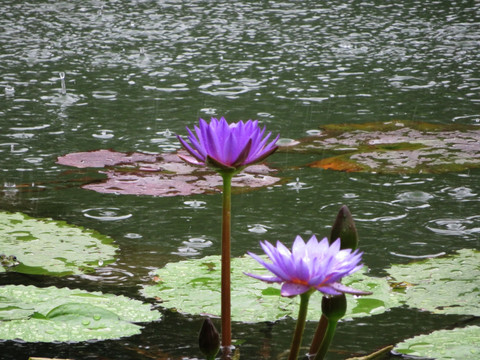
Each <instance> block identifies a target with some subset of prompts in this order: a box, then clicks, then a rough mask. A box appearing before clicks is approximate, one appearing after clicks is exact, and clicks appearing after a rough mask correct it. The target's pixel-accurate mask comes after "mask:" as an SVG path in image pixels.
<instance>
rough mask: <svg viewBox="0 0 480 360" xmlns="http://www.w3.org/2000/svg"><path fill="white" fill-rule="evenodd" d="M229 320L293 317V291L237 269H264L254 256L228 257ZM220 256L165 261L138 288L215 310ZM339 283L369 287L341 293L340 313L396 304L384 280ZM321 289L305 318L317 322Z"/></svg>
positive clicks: (195, 308)
mask: <svg viewBox="0 0 480 360" xmlns="http://www.w3.org/2000/svg"><path fill="white" fill-rule="evenodd" d="M231 266H232V275H231V277H232V319H233V320H235V321H244V322H258V321H275V320H278V319H281V318H284V317H286V316H290V317H292V318H295V317H296V316H297V312H298V306H299V301H300V299H299V296H297V297H294V298H285V297H282V296H280V286H279V285H274V284H268V283H265V282H263V281H258V280H256V279H253V278H251V277H249V276H246V275H244V273H243V272H251V273H255V274H262V273H264V274H266V272H267V271H266V270H265V268H263V267H262V266H261V265H260V264H259V263H258V262H257V261H255V260H253V259H251V258H250V257H241V258H233V259H232V263H231ZM220 268H221V265H220V257H219V256H207V257H205V258H202V259H193V260H186V261H180V262H177V263H170V264H167V265H166V266H165V267H164V268H162V269H159V270H157V271H156V272H155V274H154V276H155V277H156V278H157V279H159V282H158V283H157V284H155V285H151V286H146V287H145V288H144V289H143V290H142V292H143V294H144V295H145V296H147V297H154V298H157V299H158V300H159V301H160V302H161V305H162V306H164V307H166V308H170V309H175V310H176V311H179V312H181V313H189V314H204V313H207V314H210V315H214V316H219V315H220V279H221V274H220ZM344 283H345V285H347V286H352V287H354V288H356V289H359V290H365V291H372V292H373V295H372V296H365V297H361V298H354V297H352V296H347V301H348V305H347V309H348V310H347V315H346V317H361V316H369V315H374V314H379V313H382V312H384V311H385V310H386V309H388V308H391V307H395V306H399V305H400V304H401V300H402V294H394V293H392V291H391V290H390V286H389V284H388V283H387V281H386V280H385V279H382V278H374V277H368V276H366V275H365V273H364V272H362V271H359V272H357V273H355V274H353V275H352V276H349V277H347V278H346V279H345V280H344ZM321 301H322V296H321V294H320V293H319V294H314V295H313V296H312V297H311V299H310V303H311V305H310V306H309V311H308V319H309V320H315V321H318V319H319V318H320V316H321Z"/></svg>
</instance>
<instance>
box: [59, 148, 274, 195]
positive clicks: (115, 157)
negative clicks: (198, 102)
mask: <svg viewBox="0 0 480 360" xmlns="http://www.w3.org/2000/svg"><path fill="white" fill-rule="evenodd" d="M180 154H181V153H180ZM57 163H59V164H62V165H69V166H75V167H78V168H85V167H95V168H104V169H103V170H102V173H103V174H104V175H106V179H104V180H101V181H96V182H91V183H87V184H85V185H83V188H84V189H88V190H93V191H97V192H100V193H113V194H124V195H150V196H178V195H183V196H185V195H192V194H204V193H211V192H218V191H220V189H221V186H222V178H221V176H220V175H218V174H216V173H215V172H213V171H211V170H209V169H207V168H204V167H195V166H192V165H189V164H186V163H185V162H184V161H182V160H181V159H180V158H179V156H178V155H177V154H158V155H150V154H143V153H120V152H115V151H111V150H97V151H91V152H80V153H72V154H67V155H64V156H61V157H59V158H58V159H57ZM273 171H274V170H272V169H270V168H268V167H267V166H265V165H252V166H249V167H247V168H246V169H244V171H243V172H241V173H240V174H238V175H237V176H235V177H234V178H233V181H232V186H233V189H234V190H235V189H236V188H237V189H238V188H243V189H252V188H259V187H265V186H271V185H273V184H275V183H277V182H278V181H280V179H279V178H277V177H273V176H270V175H268V174H269V173H271V172H273Z"/></svg>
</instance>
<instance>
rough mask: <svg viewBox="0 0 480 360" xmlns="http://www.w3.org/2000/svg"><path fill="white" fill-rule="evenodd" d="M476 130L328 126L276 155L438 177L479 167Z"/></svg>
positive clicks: (334, 166) (335, 166) (407, 124)
mask: <svg viewBox="0 0 480 360" xmlns="http://www.w3.org/2000/svg"><path fill="white" fill-rule="evenodd" d="M479 142H480V127H478V126H473V125H470V126H468V125H457V124H453V125H452V124H449V125H442V124H429V123H424V122H414V121H389V122H375V123H365V124H341V125H339V124H332V125H325V126H322V127H321V131H320V133H319V134H318V135H314V136H310V137H307V138H304V139H300V140H298V141H297V142H296V143H295V142H292V143H291V144H287V146H281V147H280V151H289V152H300V153H316V154H319V156H324V154H328V153H330V154H332V155H333V156H330V157H327V158H322V159H320V160H318V161H314V162H313V163H311V164H309V166H310V167H314V168H322V169H331V170H340V171H351V172H377V173H394V174H395V173H441V172H450V171H463V170H466V169H470V168H478V167H480V147H479V146H478V144H479Z"/></svg>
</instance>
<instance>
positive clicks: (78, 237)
mask: <svg viewBox="0 0 480 360" xmlns="http://www.w3.org/2000/svg"><path fill="white" fill-rule="evenodd" d="M0 238H1V239H2V244H1V248H0V251H1V252H2V253H4V255H5V257H7V256H8V257H11V256H14V257H15V258H16V261H15V262H13V263H12V262H11V261H10V262H7V261H6V260H7V259H5V260H4V261H2V262H0V271H1V270H2V269H3V270H4V271H16V272H21V273H25V274H42V275H67V274H81V273H85V272H88V271H93V270H94V269H95V268H96V267H98V264H99V262H101V263H103V264H109V263H112V262H113V261H114V256H115V252H116V249H117V248H116V246H115V245H113V244H112V243H113V239H111V238H109V237H108V236H105V235H102V234H100V233H98V232H96V231H93V230H87V229H84V228H81V227H78V226H74V225H69V224H67V223H66V222H64V221H54V220H52V219H35V218H32V217H30V216H28V215H25V214H22V213H9V212H0Z"/></svg>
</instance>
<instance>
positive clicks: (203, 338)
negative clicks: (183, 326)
mask: <svg viewBox="0 0 480 360" xmlns="http://www.w3.org/2000/svg"><path fill="white" fill-rule="evenodd" d="M198 346H199V348H200V351H201V352H202V353H204V354H205V356H206V357H207V360H213V359H215V356H216V355H217V353H218V350H219V349H220V336H219V334H218V331H217V329H216V328H215V325H213V322H212V320H210V318H206V319H205V320H204V322H203V325H202V328H201V329H200V333H199V334H198Z"/></svg>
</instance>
